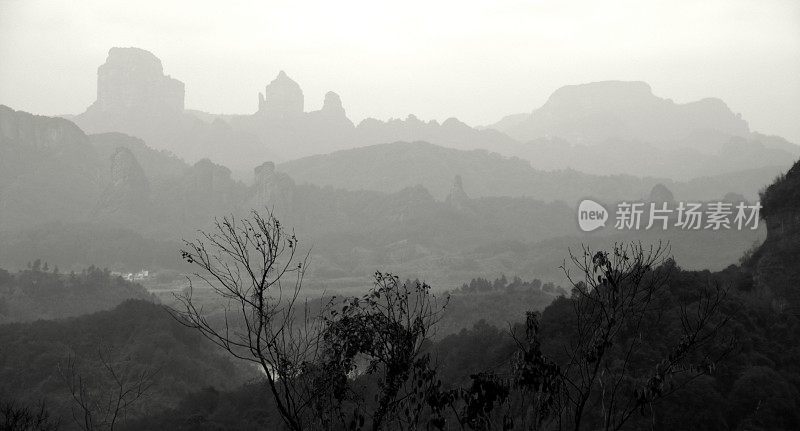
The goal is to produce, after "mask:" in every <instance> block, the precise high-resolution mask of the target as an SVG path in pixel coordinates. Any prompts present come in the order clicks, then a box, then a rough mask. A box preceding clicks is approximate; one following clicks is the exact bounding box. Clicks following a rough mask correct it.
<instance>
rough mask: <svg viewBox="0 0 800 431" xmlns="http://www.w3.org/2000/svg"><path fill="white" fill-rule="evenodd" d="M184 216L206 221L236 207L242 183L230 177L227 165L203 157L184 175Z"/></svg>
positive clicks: (239, 201) (229, 211) (240, 194)
mask: <svg viewBox="0 0 800 431" xmlns="http://www.w3.org/2000/svg"><path fill="white" fill-rule="evenodd" d="M183 184H184V187H183V193H182V195H183V200H184V207H183V208H184V218H185V219H186V220H189V221H195V222H200V223H202V222H206V221H207V220H210V219H211V218H213V217H216V216H222V215H227V214H231V213H234V212H236V211H238V208H239V204H240V203H241V200H242V197H243V196H242V192H243V187H242V185H241V184H240V183H238V182H236V181H235V180H233V179H232V178H231V171H230V169H228V168H226V167H224V166H221V165H218V164H215V163H212V162H211V161H210V160H208V159H202V160H200V161H198V162H197V163H195V164H194V166H192V167H191V168H190V169H189V170H188V171H187V172H186V174H185V176H184V179H183Z"/></svg>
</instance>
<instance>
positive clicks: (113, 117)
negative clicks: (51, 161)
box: [72, 48, 800, 180]
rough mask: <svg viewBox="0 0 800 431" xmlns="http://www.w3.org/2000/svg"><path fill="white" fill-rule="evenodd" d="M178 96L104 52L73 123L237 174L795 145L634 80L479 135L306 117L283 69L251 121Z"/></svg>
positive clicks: (637, 170)
mask: <svg viewBox="0 0 800 431" xmlns="http://www.w3.org/2000/svg"><path fill="white" fill-rule="evenodd" d="M185 91H186V89H185V86H184V84H183V83H182V82H180V81H179V80H177V79H175V78H173V77H170V76H168V75H165V74H164V70H163V66H162V64H161V61H160V60H159V59H158V58H157V57H156V56H155V55H153V54H152V53H150V52H148V51H145V50H142V49H139V48H112V49H111V50H110V51H109V55H108V58H107V60H106V62H105V63H104V64H103V65H101V66H100V67H99V68H98V80H97V100H96V101H95V102H94V103H93V104H92V105H91V106H90V107H89V108H88V109H87V110H86V112H84V113H82V114H80V115H77V116H75V117H72V118H73V119H74V120H75V122H76V123H77V124H78V125H79V126H81V128H83V129H84V130H86V131H87V132H90V133H100V132H122V133H125V134H129V135H133V136H137V137H140V138H142V139H144V140H145V141H146V142H148V144H149V145H151V146H152V147H154V148H157V149H163V150H168V151H171V152H173V153H175V154H176V155H178V156H179V157H181V158H183V159H185V160H187V161H189V162H190V163H194V162H196V161H198V160H200V159H203V158H209V159H210V160H212V161H214V162H215V163H220V164H222V165H225V166H227V167H228V168H230V169H231V170H232V172H233V174H234V176H235V177H238V178H244V177H248V176H249V174H250V172H251V169H252V167H251V166H249V165H248V161H250V160H274V161H287V160H292V159H296V158H301V157H306V156H311V155H315V154H326V153H330V152H332V151H336V150H342V149H349V148H354V147H362V146H368V145H375V144H384V143H391V142H396V141H407V142H414V141H425V142H430V143H433V144H436V145H442V146H445V147H449V148H455V149H462V150H472V149H485V150H487V151H490V152H497V153H500V154H503V155H506V156H516V157H519V158H522V159H524V160H528V161H530V162H531V163H532V164H533V166H534V167H537V168H540V169H547V170H551V169H565V168H571V169H574V170H578V171H581V172H587V173H594V174H603V175H607V174H628V175H635V176H653V177H664V178H670V179H677V180H689V179H691V178H695V177H699V176H706V175H711V176H715V175H723V174H731V173H735V172H739V171H743V170H749V169H764V170H768V171H769V172H770V173H771V174H773V175H775V174H777V173H779V172H781V171H782V170H785V169H786V168H788V167H789V166H790V165H791V163H792V162H793V161H794V160H795V159H796V158H797V157H798V156H800V147H797V146H796V145H794V144H792V143H789V142H787V141H785V140H784V139H782V138H780V137H773V136H766V135H762V134H759V133H755V132H752V131H751V130H750V128H749V126H748V125H747V122H746V121H745V120H744V119H742V118H741V116H740V115H738V114H735V113H734V112H732V111H731V110H730V109H729V108H728V106H727V105H726V104H725V103H724V102H723V101H721V100H719V99H713V98H708V99H703V100H700V101H696V102H692V103H686V104H676V103H674V102H672V101H671V100H669V99H662V98H659V97H657V96H655V95H653V93H652V91H651V89H650V87H649V86H648V85H647V84H646V83H643V82H622V81H606V82H597V83H590V84H583V85H570V86H566V87H562V88H560V89H558V90H556V91H555V92H554V93H553V94H552V96H551V97H550V98H549V100H548V101H547V102H546V103H545V104H544V105H543V106H542V107H541V108H539V109H537V110H535V111H533V112H532V113H531V114H518V115H512V116H509V117H506V118H504V119H503V120H501V121H500V122H498V123H496V124H494V125H491V126H488V127H485V128H474V127H470V126H469V125H467V124H465V123H463V122H461V121H459V120H458V119H456V118H448V119H447V120H445V121H443V122H441V123H439V122H438V121H436V120H430V121H424V120H421V119H419V118H417V117H416V116H414V115H413V114H411V115H408V117H407V118H405V119H389V120H387V121H382V120H377V119H374V118H367V119H365V120H363V121H361V122H360V123H359V124H357V125H356V124H354V123H353V121H352V120H350V119H349V118H348V117H347V114H346V109H345V106H344V104H343V102H342V99H341V97H340V96H339V95H338V94H336V93H334V92H328V93H327V94H325V95H324V102H323V107H322V109H320V110H318V111H311V112H307V111H306V110H305V106H306V104H305V97H306V95H305V94H304V93H303V91H302V88H301V87H300V85H299V84H298V83H297V82H295V81H294V80H292V79H291V78H290V77H289V75H288V74H286V73H285V72H283V71H281V72H280V73H279V74H278V76H277V77H276V78H275V79H274V80H272V81H271V82H270V83H269V84H268V85H266V87H265V88H264V89H263V90H262V91H260V92H258V98H257V101H258V104H257V106H256V105H255V104H254V110H255V111H254V112H253V113H252V114H242V115H222V114H213V113H206V112H200V111H192V110H187V109H185V106H184V97H185ZM255 100H256V98H255V97H254V101H255Z"/></svg>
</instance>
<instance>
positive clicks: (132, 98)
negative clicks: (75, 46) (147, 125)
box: [89, 48, 184, 115]
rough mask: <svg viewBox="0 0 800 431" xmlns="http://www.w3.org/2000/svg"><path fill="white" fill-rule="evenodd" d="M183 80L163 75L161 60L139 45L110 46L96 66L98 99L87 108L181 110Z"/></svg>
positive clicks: (154, 111)
mask: <svg viewBox="0 0 800 431" xmlns="http://www.w3.org/2000/svg"><path fill="white" fill-rule="evenodd" d="M183 109H184V84H183V82H181V81H178V80H177V79H174V78H172V77H170V76H168V75H164V67H163V66H162V64H161V60H159V59H158V57H156V56H155V55H153V53H151V52H149V51H145V50H143V49H140V48H111V50H109V51H108V58H107V59H106V62H105V63H104V64H102V65H101V66H100V67H98V68H97V100H96V101H95V102H94V103H93V104H92V105H91V106H90V107H89V111H99V112H103V113H138V114H145V113H150V114H152V115H163V114H165V113H168V114H177V113H182V112H183Z"/></svg>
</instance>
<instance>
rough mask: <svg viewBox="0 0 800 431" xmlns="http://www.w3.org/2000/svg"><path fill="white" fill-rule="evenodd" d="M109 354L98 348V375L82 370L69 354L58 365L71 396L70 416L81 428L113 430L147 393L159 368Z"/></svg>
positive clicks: (107, 351)
mask: <svg viewBox="0 0 800 431" xmlns="http://www.w3.org/2000/svg"><path fill="white" fill-rule="evenodd" d="M112 355H113V354H112V352H111V349H106V351H105V352H104V351H103V349H100V351H99V352H98V359H99V362H100V365H101V371H102V373H101V374H99V375H98V374H94V375H92V376H88V375H87V374H86V373H82V372H81V371H80V370H79V369H78V366H77V365H76V359H75V357H73V356H70V357H69V358H68V359H67V362H66V364H59V366H58V371H59V375H60V376H61V379H62V380H63V381H64V383H65V384H66V385H67V389H68V390H69V392H70V394H71V396H72V400H73V407H72V419H73V421H74V422H75V424H77V425H78V426H79V427H80V428H81V429H83V430H85V431H91V430H113V429H114V428H115V427H116V426H117V425H118V424H119V423H120V422H121V421H122V420H124V419H125V417H126V415H127V413H128V411H129V409H130V408H131V407H132V406H133V405H134V404H136V403H137V402H139V401H140V400H141V399H142V398H143V397H144V396H145V395H146V394H147V391H148V390H149V389H150V388H151V387H152V385H153V383H154V380H153V378H154V377H155V376H156V374H158V372H159V370H158V369H153V368H151V367H148V366H144V367H143V366H141V365H139V364H136V363H134V362H133V361H132V360H131V358H126V359H123V360H113V359H111V356H112Z"/></svg>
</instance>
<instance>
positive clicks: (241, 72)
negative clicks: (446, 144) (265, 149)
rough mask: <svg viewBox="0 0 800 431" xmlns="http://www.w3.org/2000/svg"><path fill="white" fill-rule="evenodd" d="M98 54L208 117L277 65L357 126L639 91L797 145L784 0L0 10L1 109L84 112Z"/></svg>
mask: <svg viewBox="0 0 800 431" xmlns="http://www.w3.org/2000/svg"><path fill="white" fill-rule="evenodd" d="M112 46H137V47H141V48H144V49H147V50H150V51H152V52H153V53H154V54H156V55H157V56H158V57H159V58H161V60H162V62H163V63H164V67H165V71H166V73H167V74H170V75H172V76H173V77H175V78H177V79H180V80H182V81H184V82H185V83H186V90H187V94H186V102H187V107H189V108H193V109H201V110H204V111H209V112H222V113H251V112H253V111H255V109H256V106H257V93H258V91H259V90H260V89H261V88H263V87H264V86H265V85H266V84H267V83H268V82H269V81H270V80H272V78H274V76H275V75H276V74H277V72H278V71H279V70H281V69H284V70H286V72H287V73H288V74H289V76H291V77H292V78H294V79H295V80H296V81H298V82H299V83H300V85H301V87H302V88H303V91H304V93H305V95H306V106H307V109H316V108H318V107H319V106H321V104H322V100H323V96H324V93H325V92H326V91H328V90H333V91H336V92H337V93H339V94H340V95H341V96H342V100H343V102H344V106H345V109H346V110H347V112H348V115H349V116H350V117H351V118H352V119H353V120H354V121H356V122H357V121H359V120H361V119H363V118H364V117H367V116H372V117H376V118H380V119H386V118H389V117H405V116H406V115H407V114H408V113H414V114H416V115H417V116H418V117H420V118H422V119H431V118H435V119H438V120H444V119H446V118H447V117H450V116H455V117H458V118H459V119H461V120H463V121H465V122H467V123H469V124H472V125H478V124H487V123H492V122H494V121H496V120H498V119H499V118H500V117H502V116H504V115H507V114H511V113H518V112H529V111H531V110H532V109H534V108H536V107H539V106H540V105H541V104H542V103H544V101H545V100H546V99H547V97H548V96H549V95H550V93H551V92H552V91H554V90H555V89H557V88H558V87H560V86H563V85H567V84H577V83H584V82H591V81H599V80H607V79H620V80H643V81H647V82H648V83H650V85H651V86H652V87H653V90H654V92H655V93H656V94H657V95H659V96H662V97H669V98H672V99H674V100H675V101H676V102H685V101H691V100H696V99H699V98H702V97H719V98H722V99H723V100H725V101H726V102H727V103H728V105H729V106H730V107H731V108H732V109H733V110H734V111H736V112H741V113H742V115H743V116H744V118H745V119H747V120H748V121H749V122H750V125H751V128H753V129H755V130H758V131H762V132H765V133H771V134H779V135H782V136H784V137H786V138H789V139H790V140H793V141H794V142H796V143H800V121H798V119H799V118H800V2H798V1H796V0H786V1H779V0H774V1H773V0H752V1H751V0H717V1H703V2H696V1H675V0H669V1H641V0H631V1H618V2H611V1H603V2H598V1H594V0H588V1H549V2H541V1H500V0H489V1H479V2H473V1H464V0H458V1H449V0H448V1H431V0H427V1H426V0H407V1H402V2H400V1H394V2H381V1H359V2H353V1H346V0H338V1H330V0H325V1H299V0H286V1H254V2H244V1H198V0H194V1H163V0H161V1H149V0H148V1H145V0H137V1H131V0H125V1H118V0H89V1H68V0H61V1H38V0H0V104H7V105H10V106H11V107H13V108H15V109H22V110H26V111H31V112H34V113H41V114H62V113H79V112H81V111H83V110H84V109H85V108H86V106H87V105H89V104H90V103H91V102H92V101H93V100H94V98H95V77H96V70H97V66H99V65H100V64H101V63H103V61H104V60H105V57H106V54H107V52H108V49H109V48H110V47H112Z"/></svg>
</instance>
